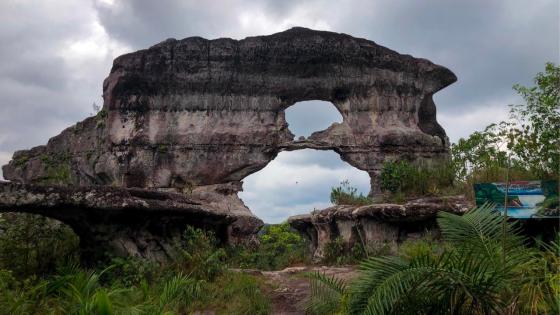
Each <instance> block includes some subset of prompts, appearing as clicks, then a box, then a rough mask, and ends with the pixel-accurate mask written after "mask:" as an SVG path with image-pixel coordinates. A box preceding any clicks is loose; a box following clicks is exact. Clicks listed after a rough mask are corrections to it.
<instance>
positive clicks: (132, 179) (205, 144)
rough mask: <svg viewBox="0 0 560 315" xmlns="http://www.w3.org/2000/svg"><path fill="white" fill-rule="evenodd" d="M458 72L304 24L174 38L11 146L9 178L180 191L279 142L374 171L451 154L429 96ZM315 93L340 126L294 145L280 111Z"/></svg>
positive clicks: (126, 59)
mask: <svg viewBox="0 0 560 315" xmlns="http://www.w3.org/2000/svg"><path fill="white" fill-rule="evenodd" d="M455 80H456V77H455V75H454V74H453V73H452V72H451V71H449V70H448V69H446V68H444V67H442V66H438V65H435V64H433V63H431V62H430V61H428V60H425V59H418V58H414V57H412V56H409V55H401V54H399V53H397V52H395V51H392V50H390V49H387V48H385V47H382V46H380V45H377V44H376V43H374V42H372V41H369V40H365V39H360V38H354V37H352V36H349V35H345V34H337V33H331V32H321V31H314V30H310V29H304V28H293V29H290V30H288V31H285V32H281V33H277V34H273V35H270V36H257V37H248V38H246V39H243V40H233V39H229V38H220V39H215V40H207V39H204V38H200V37H190V38H186V39H183V40H175V39H169V40H166V41H164V42H162V43H159V44H157V45H155V46H152V47H150V48H149V49H145V50H140V51H137V52H134V53H130V54H126V55H123V56H120V57H118V58H117V59H115V61H114V64H113V68H112V69H111V73H110V75H109V77H108V78H107V79H106V80H105V82H104V86H103V97H104V105H103V110H102V112H101V113H100V114H99V115H98V116H97V117H94V118H88V119H86V120H85V121H83V122H81V123H78V124H77V125H75V126H73V127H70V128H68V129H67V130H65V131H64V132H63V133H62V134H61V135H59V136H56V137H54V138H52V139H51V140H50V141H49V143H48V144H47V146H41V147H37V148H34V149H32V150H27V151H20V152H17V153H16V154H15V155H14V158H13V160H12V161H11V162H10V164H9V165H7V166H4V168H3V171H4V176H5V177H6V179H9V180H13V181H21V182H57V183H68V182H70V183H75V184H79V185H92V184H111V185H117V186H125V187H175V188H181V189H182V188H185V187H187V188H188V187H192V186H201V185H213V184H225V183H229V182H234V183H238V182H239V181H241V180H242V179H243V178H244V177H246V176H247V175H249V174H251V173H253V172H256V171H258V170H260V169H261V168H263V167H264V166H266V165H267V163H269V162H270V161H271V160H272V159H274V157H275V156H276V155H277V154H278V153H279V152H280V151H281V150H296V149H302V148H314V149H332V150H335V151H336V152H338V153H339V154H340V155H341V157H342V159H343V160H345V161H347V162H348V163H350V164H351V165H353V166H355V167H357V168H358V169H361V170H365V171H367V172H369V173H370V175H371V176H372V177H373V178H374V179H375V175H376V174H377V173H378V172H379V170H380V168H381V165H382V162H383V161H385V160H387V159H408V160H418V159H430V160H433V159H438V158H444V157H446V156H447V154H448V140H447V137H446V135H445V132H444V131H443V129H442V128H441V126H440V125H439V124H438V123H437V121H436V116H435V105H434V102H433V100H432V95H433V94H434V93H435V92H437V91H439V90H440V89H442V88H444V87H445V86H447V85H449V84H451V83H453V82H455ZM313 99H316V100H324V101H330V102H332V103H333V104H334V105H335V106H336V108H337V109H338V110H339V111H340V113H341V115H342V117H343V122H342V123H340V124H333V125H332V126H331V127H329V128H328V129H326V130H324V131H322V132H316V133H314V134H313V135H311V136H310V137H308V138H306V139H305V140H298V141H294V140H293V138H294V136H293V135H292V134H291V132H290V131H289V130H288V125H287V123H286V120H285V117H284V110H285V109H286V108H288V107H289V106H291V105H293V104H294V103H296V102H298V101H304V100H313ZM376 187H377V185H376V183H375V181H374V182H373V188H374V190H375V188H376Z"/></svg>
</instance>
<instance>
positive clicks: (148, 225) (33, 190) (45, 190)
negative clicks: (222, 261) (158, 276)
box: [0, 182, 255, 262]
mask: <svg viewBox="0 0 560 315" xmlns="http://www.w3.org/2000/svg"><path fill="white" fill-rule="evenodd" d="M0 212H26V213H33V214H40V215H45V216H48V217H51V218H54V219H57V220H59V221H61V222H64V223H65V224H67V225H68V226H70V227H71V228H72V229H73V230H74V232H75V233H76V234H77V235H78V236H79V238H80V247H81V251H82V258H83V259H84V260H85V261H91V262H95V261H97V260H98V259H102V258H103V257H104V256H105V255H107V254H110V255H117V256H136V257H143V258H147V259H150V260H155V261H164V260H166V259H167V258H168V256H169V255H170V254H171V251H172V248H173V244H174V242H175V241H176V240H178V237H180V235H181V233H182V232H183V231H184V229H185V227H186V225H191V226H195V227H200V228H203V229H205V230H210V231H213V232H214V233H215V234H216V235H217V236H218V238H219V239H220V240H221V241H223V242H228V241H230V240H229V239H228V238H229V235H230V232H229V229H231V224H232V223H234V222H235V221H236V220H237V219H238V217H239V216H232V215H231V213H229V212H228V211H224V210H223V209H220V208H219V207H211V206H209V205H208V204H206V203H203V202H201V201H200V200H196V198H189V197H186V196H185V195H184V194H177V193H168V192H160V191H155V190H147V189H137V188H116V187H107V186H90V187H64V186H38V185H23V184H16V183H8V182H0ZM252 218H253V217H252V216H250V217H249V218H248V220H251V219H252ZM249 223H250V221H249ZM251 226H252V227H253V228H255V225H254V224H252V225H251V224H247V225H246V227H245V228H249V227H251ZM253 233H254V231H253Z"/></svg>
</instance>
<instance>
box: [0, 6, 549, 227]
mask: <svg viewBox="0 0 560 315" xmlns="http://www.w3.org/2000/svg"><path fill="white" fill-rule="evenodd" d="M559 15H560V8H559V1H558V0H532V1H522V0H504V1H488V0H483V1H482V0H481V1H477V0H464V1H448V0H424V1H415V0H410V1H405V0H402V1H394V0H386V1H377V0H355V1H350V0H333V1H326V0H309V1H302V0H282V1H278V0H266V1H250V0H231V1H228V0H215V1H212V0H208V1H194V0H193V1H190V0H182V1H181V0H159V1H152V0H129V1H128V0H97V1H94V0H92V1H90V0H66V1H63V0H28V1H26V0H20V1H17V0H2V1H1V2H0V95H1V97H0V165H2V164H5V163H6V162H8V160H9V159H10V158H11V155H12V153H13V152H14V151H15V150H19V149H25V148H30V147H33V146H36V145H39V144H44V143H45V142H46V141H47V140H48V139H49V138H50V137H52V136H54V135H56V134H58V133H59V132H60V131H61V130H63V129H64V128H65V127H67V126H69V125H71V124H74V123H75V122H77V121H79V120H82V119H83V118H85V117H86V116H88V115H90V114H91V113H92V103H94V102H95V103H97V104H101V103H102V99H101V93H102V86H101V84H102V81H103V79H104V78H105V77H106V76H107V74H108V72H109V70H110V68H111V63H112V60H113V59H114V58H115V57H117V56H118V55H120V54H123V53H126V52H130V51H134V50H138V49H142V48H146V47H148V46H151V45H153V44H154V43H157V42H160V41H162V40H164V39H166V38H170V37H174V38H178V39H180V38H184V37H189V36H203V37H206V38H218V37H231V38H235V39H241V38H244V37H246V36H253V35H264V34H271V33H275V32H278V31H283V30H285V29H288V28H290V27H292V26H304V27H309V28H314V29H321V30H330V31H335V32H341V33H347V34H351V35H353V36H356V37H364V38H367V39H370V40H373V41H375V42H376V43H378V44H381V45H383V46H386V47H389V48H391V49H394V50H396V51H398V52H400V53H406V54H411V55H413V56H416V57H423V58H427V59H430V60H431V61H433V62H435V63H438V64H441V65H444V66H446V67H448V68H450V69H451V70H452V71H453V72H455V74H456V75H457V76H458V78H459V81H458V82H457V83H455V84H453V85H452V86H450V87H448V88H446V89H445V90H443V91H441V92H439V93H438V94H436V95H435V97H434V98H435V101H436V104H437V106H438V120H439V121H440V123H441V124H442V125H443V127H444V128H445V129H446V131H447V133H448V135H449V137H450V139H451V141H455V140H457V139H458V138H460V137H464V136H467V135H468V134H470V133H471V132H472V131H474V130H478V129H481V128H483V127H484V126H486V125H487V124H488V123H490V122H493V121H497V120H500V119H502V118H504V117H505V116H506V114H507V104H512V103H518V102H520V100H519V98H518V97H517V96H516V95H515V93H514V92H513V91H512V89H511V86H512V85H513V84H515V83H521V84H525V85H528V84H531V79H532V78H533V76H534V75H535V73H536V72H538V71H541V70H542V69H544V63H545V62H546V61H553V62H556V63H558V60H559V37H560V36H559V21H560V17H559ZM317 106H319V107H323V108H325V109H330V110H331V111H329V112H326V113H324V114H323V115H322V116H320V117H317V115H313V116H312V117H313V121H314V122H315V123H316V124H308V123H307V124H306V123H303V122H304V120H305V117H310V113H311V112H313V108H314V107H317ZM292 111H294V112H296V113H295V114H294V113H291V114H290V113H288V119H289V120H288V122H291V123H292V129H293V130H294V129H296V130H294V131H295V133H296V134H298V135H299V134H304V135H305V134H309V133H311V132H312V131H316V130H320V129H322V128H325V127H326V126H328V125H330V123H332V122H333V121H337V119H339V116H338V113H337V112H336V111H333V110H332V107H331V106H330V105H329V104H328V103H327V104H321V103H307V104H301V105H297V106H294V107H293V110H292ZM290 116H291V117H290ZM294 116H298V117H299V118H298V117H294ZM279 174H282V176H278V175H279ZM345 178H347V179H349V180H350V181H351V182H352V183H354V185H355V186H357V187H359V188H360V189H361V190H362V191H364V192H365V193H367V186H368V179H367V176H366V175H365V174H364V173H363V172H360V171H357V170H353V169H352V168H350V167H349V166H348V165H346V164H345V163H344V162H342V161H340V159H339V158H338V156H337V155H336V154H335V153H333V152H316V151H313V150H305V151H298V152H290V153H287V152H284V153H281V154H280V155H279V157H278V158H277V159H276V160H274V161H273V162H271V163H270V164H269V166H267V168H265V169H264V170H262V171H261V172H259V173H257V174H253V175H252V176H250V177H249V178H247V180H246V183H245V190H246V191H245V192H244V193H243V194H242V197H243V199H244V200H245V201H246V202H247V204H248V205H249V206H250V207H251V208H252V209H253V210H254V212H256V213H257V215H259V216H260V217H261V218H263V219H264V220H265V221H267V222H278V221H281V220H282V219H284V218H286V217H287V216H288V215H291V214H295V213H303V212H308V211H309V210H312V209H313V208H314V207H317V208H320V207H322V206H325V205H327V204H328V193H329V189H330V187H331V186H332V185H336V184H337V183H338V182H339V181H341V180H343V179H345Z"/></svg>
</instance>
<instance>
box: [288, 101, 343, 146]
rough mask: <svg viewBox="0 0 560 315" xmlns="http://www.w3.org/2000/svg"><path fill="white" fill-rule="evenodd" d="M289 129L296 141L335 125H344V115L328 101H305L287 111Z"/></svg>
mask: <svg viewBox="0 0 560 315" xmlns="http://www.w3.org/2000/svg"><path fill="white" fill-rule="evenodd" d="M285 113H286V122H287V123H288V128H289V129H290V131H291V132H292V133H293V134H294V135H295V138H294V139H295V140H299V139H301V137H303V138H307V137H309V136H310V135H311V134H312V133H314V132H317V131H322V130H325V129H327V128H328V127H330V126H331V125H332V124H333V123H342V121H343V117H342V114H341V113H340V112H339V111H338V109H337V108H336V106H334V104H333V103H331V102H327V101H319V100H313V101H303V102H297V103H295V104H294V105H291V106H290V107H288V108H287V109H286V110H285Z"/></svg>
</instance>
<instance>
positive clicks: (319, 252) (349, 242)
mask: <svg viewBox="0 0 560 315" xmlns="http://www.w3.org/2000/svg"><path fill="white" fill-rule="evenodd" d="M472 206H473V205H472V203H470V202H469V201H467V200H466V198H465V197H463V196H453V197H429V198H420V199H415V200H411V201H408V202H406V203H405V204H402V205H401V204H372V205H366V206H344V205H341V206H333V207H330V208H326V209H324V210H319V211H315V212H312V213H310V214H303V215H297V216H292V217H290V218H289V219H288V223H289V224H290V226H292V227H293V228H295V229H296V230H298V231H300V233H302V234H303V235H304V236H306V237H307V238H308V239H309V240H310V245H311V247H312V248H311V250H312V252H313V253H314V254H313V256H314V257H315V258H316V259H321V258H323V257H324V254H325V247H326V246H327V244H328V243H329V242H332V241H334V240H335V239H337V238H340V239H341V240H342V242H343V244H344V246H345V248H346V249H347V250H350V249H352V248H353V247H354V246H360V247H362V248H367V249H368V250H377V249H381V248H388V249H389V250H391V251H396V248H397V246H398V243H400V242H402V241H404V240H406V239H418V238H420V237H421V236H422V235H423V234H425V233H432V234H434V235H437V234H438V233H439V232H438V230H437V225H436V217H437V213H438V212H440V211H446V212H451V213H455V214H463V213H464V212H466V211H467V210H468V209H470V208H472Z"/></svg>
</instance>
